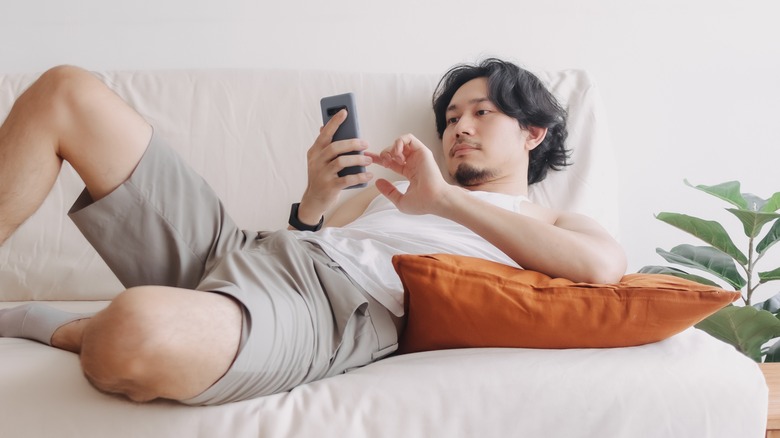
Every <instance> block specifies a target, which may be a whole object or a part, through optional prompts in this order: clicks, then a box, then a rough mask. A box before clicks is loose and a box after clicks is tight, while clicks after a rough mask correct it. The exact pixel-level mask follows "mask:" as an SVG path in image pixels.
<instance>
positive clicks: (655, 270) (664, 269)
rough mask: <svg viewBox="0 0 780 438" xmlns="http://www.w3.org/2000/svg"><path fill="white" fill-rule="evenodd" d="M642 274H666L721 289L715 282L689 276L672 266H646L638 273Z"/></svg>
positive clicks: (692, 275)
mask: <svg viewBox="0 0 780 438" xmlns="http://www.w3.org/2000/svg"><path fill="white" fill-rule="evenodd" d="M638 272H639V273H640V274H664V275H673V276H675V277H680V278H684V279H686V280H691V281H695V282H697V283H701V284H706V285H708V286H715V287H721V285H719V284H718V283H715V282H714V281H712V280H710V279H708V278H704V277H700V276H698V275H694V274H689V273H687V272H685V271H683V270H682V269H677V268H672V267H671V266H656V265H650V266H645V267H643V268H642V269H640V270H639V271H638Z"/></svg>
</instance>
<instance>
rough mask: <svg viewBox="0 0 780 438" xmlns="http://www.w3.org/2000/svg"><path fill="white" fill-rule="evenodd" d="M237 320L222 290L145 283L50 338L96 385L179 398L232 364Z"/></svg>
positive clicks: (146, 396) (138, 396)
mask: <svg viewBox="0 0 780 438" xmlns="http://www.w3.org/2000/svg"><path fill="white" fill-rule="evenodd" d="M241 320H242V313H241V308H240V305H239V304H237V303H236V302H235V301H234V300H233V299H232V298H229V297H226V296H224V295H220V294H216V293H209V292H194V291H190V290H186V289H177V288H171V287H164V286H144V287H137V288H132V289H129V290H127V291H125V292H123V293H122V294H120V295H119V296H118V297H117V298H116V299H114V301H113V302H112V303H111V305H109V307H108V308H106V309H105V310H104V311H102V312H100V313H98V314H97V315H95V316H94V317H93V318H91V319H89V320H81V321H76V322H73V323H71V324H68V325H65V326H63V327H62V328H61V329H60V330H57V331H56V332H55V334H54V336H53V337H52V343H53V344H54V345H56V346H58V347H62V348H67V349H69V350H71V351H79V350H80V352H81V365H82V368H83V370H84V374H85V375H86V376H87V378H88V379H89V380H90V382H92V384H93V385H95V387H97V388H98V389H100V390H102V391H105V392H109V393H118V394H124V395H126V396H127V397H129V398H130V399H132V400H135V401H149V400H153V399H155V398H167V399H172V400H186V399H188V398H192V397H195V396H196V395H198V394H200V393H201V392H203V391H205V390H206V389H208V388H209V387H210V386H211V385H212V384H214V382H216V381H217V380H218V379H219V378H220V377H222V375H224V374H225V372H226V371H227V370H228V368H229V367H230V365H231V364H232V363H233V359H234V358H235V356H236V353H237V351H238V346H239V343H240V338H241ZM68 339H70V340H68ZM69 342H70V344H69ZM79 343H80V345H79Z"/></svg>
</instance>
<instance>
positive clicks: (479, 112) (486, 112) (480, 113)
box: [477, 109, 490, 116]
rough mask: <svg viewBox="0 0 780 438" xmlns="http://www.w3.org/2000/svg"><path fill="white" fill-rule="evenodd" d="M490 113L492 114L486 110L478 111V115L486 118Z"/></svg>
mask: <svg viewBox="0 0 780 438" xmlns="http://www.w3.org/2000/svg"><path fill="white" fill-rule="evenodd" d="M488 113H490V110H486V109H482V110H477V115H478V116H484V115H486V114H488Z"/></svg>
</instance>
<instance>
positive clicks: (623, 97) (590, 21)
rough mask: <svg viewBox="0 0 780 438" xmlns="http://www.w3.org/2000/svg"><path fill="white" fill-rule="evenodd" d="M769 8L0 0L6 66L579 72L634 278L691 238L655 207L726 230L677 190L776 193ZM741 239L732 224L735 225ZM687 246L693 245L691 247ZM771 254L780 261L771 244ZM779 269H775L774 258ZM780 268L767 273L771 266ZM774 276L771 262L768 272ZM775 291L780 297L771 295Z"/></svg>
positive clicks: (775, 56) (349, 0)
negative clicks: (595, 119) (467, 65)
mask: <svg viewBox="0 0 780 438" xmlns="http://www.w3.org/2000/svg"><path fill="white" fill-rule="evenodd" d="M779 5H780V4H779V3H778V2H777V1H775V0H745V1H724V0H713V1H708V0H688V1H684V0H680V1H675V0H652V1H650V0H639V1H633V2H630V1H619V0H590V1H587V2H583V1H580V0H558V1H534V2H529V1H515V0H481V1H478V2H477V1H469V2H466V1H462V0H447V1H441V0H436V1H427V2H426V1H423V0H393V1H383V2H372V1H368V0H331V1H328V2H324V1H323V2H320V1H310V2H306V1H300V0H298V1H295V0H291V1H281V0H279V1H275V2H268V1H249V0H222V1H219V2H217V1H206V0H168V1H165V0H160V1H151V0H136V1H133V2H111V1H106V0H81V1H79V2H66V1H62V0H3V1H2V2H0V71H2V72H26V71H40V70H43V69H45V68H47V67H48V66H51V65H54V64H59V63H73V64H78V65H82V66H84V67H87V68H90V69H143V68H188V67H293V68H295V67H303V68H317V69H331V70H362V71H380V72H381V71H392V72H421V73H437V74H438V73H442V72H444V71H445V70H446V69H447V68H448V67H450V66H451V65H453V64H455V63H458V62H461V61H466V60H474V59H477V58H480V57H483V56H485V55H496V56H501V57H505V58H508V59H511V60H514V61H516V62H518V63H520V64H523V65H525V66H526V67H528V68H529V69H531V70H542V69H560V68H583V69H586V70H589V71H590V72H591V73H592V75H593V77H594V78H595V80H596V82H597V83H598V84H599V86H600V89H601V92H602V96H603V98H604V103H605V106H606V109H607V113H608V115H609V121H610V125H611V132H612V137H613V142H614V144H615V146H616V148H617V151H618V159H619V161H620V162H621V166H622V170H621V179H622V181H621V190H622V194H621V211H622V222H623V228H622V236H621V237H622V240H623V243H624V244H625V246H626V248H627V250H628V255H629V262H630V266H629V270H631V271H634V270H636V269H638V268H639V267H641V266H643V265H645V264H661V263H663V261H662V260H661V259H660V257H659V256H657V255H655V252H654V250H655V247H656V246H662V247H664V248H667V249H668V248H670V247H671V246H673V245H674V244H677V243H681V242H682V241H684V240H688V239H687V237H686V236H685V235H684V234H682V233H681V232H678V231H676V230H674V229H672V228H671V227H669V226H667V225H664V224H662V223H660V222H659V221H657V220H655V219H654V218H653V214H654V213H657V212H660V211H664V210H670V211H685V212H693V213H696V214H700V215H705V216H708V217H715V218H720V219H724V220H730V216H727V215H728V214H727V213H723V214H721V213H720V212H718V210H717V208H719V207H720V206H721V204H720V203H719V201H717V200H714V198H713V200H712V201H710V199H709V197H708V196H707V195H705V194H703V193H699V192H697V191H694V190H692V189H689V188H687V187H685V186H684V185H683V182H682V181H683V179H684V178H688V179H689V180H691V181H692V182H694V183H697V184H715V183H719V182H723V181H726V180H730V179H739V180H741V181H742V182H743V187H744V189H745V190H747V191H752V192H754V193H757V194H759V195H762V196H764V197H768V196H769V195H771V193H773V192H774V191H780V177H779V176H778V172H777V169H778V164H780V152H778V150H779V148H780V139H778V135H777V134H776V131H777V130H778V127H780V123H778V118H780V80H779V79H780V26H779V25H778V22H779V21H780V6H779ZM733 229H734V231H737V232H738V231H740V230H741V228H740V227H737V226H736V223H734V228H733ZM688 241H689V242H690V243H694V241H693V240H688ZM775 251H780V250H778V249H775ZM774 260H780V258H775V259H774ZM775 263H776V262H775ZM770 267H771V268H774V267H775V265H774V264H772V265H771V266H770V265H769V264H767V265H766V266H764V268H766V269H768V268H770ZM776 289H777V288H776Z"/></svg>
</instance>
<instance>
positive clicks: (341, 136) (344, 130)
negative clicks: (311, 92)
mask: <svg viewBox="0 0 780 438" xmlns="http://www.w3.org/2000/svg"><path fill="white" fill-rule="evenodd" d="M345 108H346V110H347V119H346V120H344V123H342V124H341V126H339V128H338V129H337V130H336V133H335V134H333V141H337V140H348V139H351V138H360V125H359V124H358V117H357V108H356V106H355V95H354V94H352V93H344V94H337V95H335V96H328V97H323V98H322V99H321V100H320V109H321V110H322V124H323V125H324V124H326V123H328V120H330V119H331V117H333V116H334V115H335V114H336V113H337V112H339V111H341V110H342V109H345ZM362 153H363V152H361V151H355V152H347V153H344V154H342V155H356V154H362ZM365 171H366V167H365V166H350V167H345V168H344V169H342V170H340V171H339V176H345V175H353V174H356V173H363V172H365ZM365 186H366V183H363V184H356V185H354V186H350V187H347V188H348V189H356V188H360V187H365Z"/></svg>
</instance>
